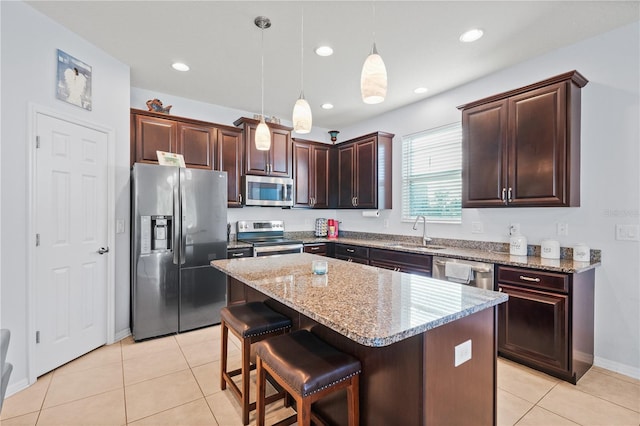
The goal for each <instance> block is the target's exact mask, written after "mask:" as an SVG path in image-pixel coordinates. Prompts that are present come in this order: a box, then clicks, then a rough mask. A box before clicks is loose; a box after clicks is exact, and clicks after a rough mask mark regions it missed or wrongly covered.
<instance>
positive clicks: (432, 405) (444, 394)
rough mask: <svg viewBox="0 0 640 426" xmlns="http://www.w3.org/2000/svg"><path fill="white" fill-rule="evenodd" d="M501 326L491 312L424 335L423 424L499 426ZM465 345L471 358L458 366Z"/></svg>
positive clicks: (477, 314) (491, 309) (463, 319)
mask: <svg viewBox="0 0 640 426" xmlns="http://www.w3.org/2000/svg"><path fill="white" fill-rule="evenodd" d="M496 321H497V320H496V309H495V308H489V309H485V310H483V311H480V312H476V313H475V314H472V315H469V316H468V317H464V318H461V319H459V320H457V321H454V322H450V323H447V324H445V325H443V326H440V327H436V328H434V329H432V330H428V331H427V332H426V333H425V334H424V336H425V338H424V360H423V367H424V389H425V394H424V423H423V424H426V425H469V424H476V425H495V424H496V413H497V399H496V398H497V397H496V395H497V394H496V383H497V382H496V380H497V375H496V368H497V365H496V324H497V322H496ZM465 342H469V347H470V352H471V353H470V355H471V357H470V359H469V360H468V361H465V362H462V363H461V364H459V365H457V366H456V347H458V348H460V349H461V345H462V344H464V343H465ZM459 359H460V358H458V360H459Z"/></svg>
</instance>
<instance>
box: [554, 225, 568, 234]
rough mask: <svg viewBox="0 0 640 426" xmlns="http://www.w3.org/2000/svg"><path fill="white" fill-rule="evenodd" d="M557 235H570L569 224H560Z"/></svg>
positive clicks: (557, 226) (557, 227)
mask: <svg viewBox="0 0 640 426" xmlns="http://www.w3.org/2000/svg"><path fill="white" fill-rule="evenodd" d="M556 233H557V234H558V235H559V236H561V237H566V236H567V235H569V224H568V223H565V222H558V223H557V224H556Z"/></svg>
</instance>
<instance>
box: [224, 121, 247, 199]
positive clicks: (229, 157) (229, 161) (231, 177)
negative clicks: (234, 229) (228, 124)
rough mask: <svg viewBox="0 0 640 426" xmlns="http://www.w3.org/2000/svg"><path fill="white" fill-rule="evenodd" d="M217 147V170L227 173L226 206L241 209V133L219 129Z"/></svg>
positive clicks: (239, 131)
mask: <svg viewBox="0 0 640 426" xmlns="http://www.w3.org/2000/svg"><path fill="white" fill-rule="evenodd" d="M218 146H219V154H218V158H219V159H220V160H219V164H218V169H219V170H223V171H225V172H227V206H229V207H242V195H241V194H242V188H241V177H242V155H243V149H242V146H243V140H242V131H241V130H230V129H220V130H219V144H218Z"/></svg>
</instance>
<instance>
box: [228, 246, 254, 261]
mask: <svg viewBox="0 0 640 426" xmlns="http://www.w3.org/2000/svg"><path fill="white" fill-rule="evenodd" d="M240 257H253V248H252V247H247V248H239V249H228V250H227V259H238V258H240Z"/></svg>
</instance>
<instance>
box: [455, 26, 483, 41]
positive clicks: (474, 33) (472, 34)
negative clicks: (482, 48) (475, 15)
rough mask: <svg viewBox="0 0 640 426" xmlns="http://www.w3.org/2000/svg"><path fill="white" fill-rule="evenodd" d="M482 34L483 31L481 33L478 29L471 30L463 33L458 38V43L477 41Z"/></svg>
mask: <svg viewBox="0 0 640 426" xmlns="http://www.w3.org/2000/svg"><path fill="white" fill-rule="evenodd" d="M483 34H484V31H482V30H481V29H479V28H474V29H472V30H469V31H467V32H465V33H463V34H462V35H461V36H460V41H461V42H463V43H471V42H472V41H476V40H478V39H479V38H480V37H482V35H483Z"/></svg>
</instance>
